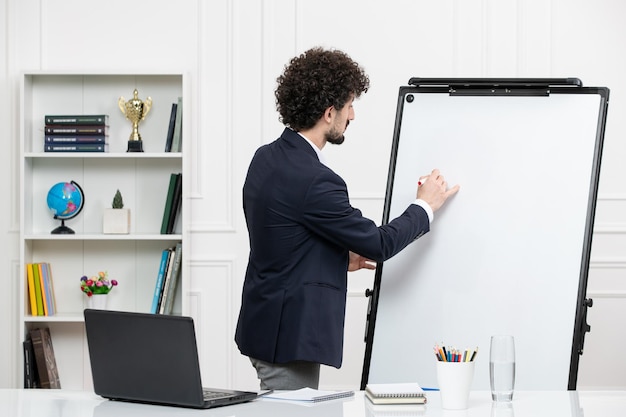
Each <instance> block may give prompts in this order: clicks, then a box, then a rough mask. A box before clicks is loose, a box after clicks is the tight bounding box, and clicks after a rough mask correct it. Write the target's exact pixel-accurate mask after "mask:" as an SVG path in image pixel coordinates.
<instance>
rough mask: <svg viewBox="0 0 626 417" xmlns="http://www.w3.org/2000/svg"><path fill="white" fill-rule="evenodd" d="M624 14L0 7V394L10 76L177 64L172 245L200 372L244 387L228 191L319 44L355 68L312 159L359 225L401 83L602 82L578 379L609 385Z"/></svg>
mask: <svg viewBox="0 0 626 417" xmlns="http://www.w3.org/2000/svg"><path fill="white" fill-rule="evenodd" d="M624 15H626V3H624V2H622V1H620V0H596V1H593V2H590V1H582V0H551V1H548V0H517V1H514V0H429V1H426V0H421V1H420V0H395V1H386V2H381V1H374V0H344V1H341V2H338V1H333V0H316V1H311V0H309V1H305V0H299V1H298V0H282V1H281V0H264V1H258V0H238V1H235V0H233V1H229V0H211V1H202V0H179V1H175V2H174V1H165V0H133V1H129V0H109V1H106V2H103V1H95V0H0V22H1V24H0V27H2V28H4V30H2V31H0V64H2V65H0V74H1V77H0V80H2V83H1V84H0V137H2V138H3V140H4V141H5V147H4V149H5V152H3V153H2V154H1V155H0V158H1V159H0V170H2V171H1V174H2V175H3V178H7V179H8V180H9V184H10V187H9V188H7V189H6V191H5V192H6V194H5V204H4V205H3V206H2V207H1V208H0V211H1V213H2V216H0V217H1V218H2V226H0V230H2V232H3V234H5V238H3V239H0V241H1V242H0V245H1V247H0V253H1V255H0V257H3V259H4V262H3V263H2V264H1V265H2V272H1V276H2V277H4V278H3V279H4V285H3V286H2V288H3V289H4V291H2V292H0V317H2V319H0V334H2V335H3V337H1V338H0V387H11V386H15V385H16V381H17V373H18V372H21V364H20V363H19V361H18V360H17V359H18V358H19V352H20V343H19V342H20V341H18V340H15V335H16V334H17V329H16V322H17V302H16V295H17V288H18V287H17V285H18V282H19V280H21V279H23V278H22V277H19V276H17V267H18V265H17V262H18V258H19V254H18V250H17V239H18V234H19V231H18V224H19V215H20V213H19V212H18V209H17V208H18V203H17V202H18V198H17V196H18V190H19V188H18V187H19V184H18V182H17V181H18V176H17V173H18V167H17V161H18V151H19V146H18V143H17V138H18V126H19V124H18V117H19V115H18V108H19V106H18V103H19V97H18V85H19V75H20V72H21V71H23V70H36V69H41V70H59V71H63V70H72V71H95V70H99V69H103V70H107V71H112V70H120V71H124V72H130V71H135V70H137V71H141V70H146V69H155V68H158V69H163V70H166V69H171V70H184V71H187V72H188V73H189V74H190V76H191V83H192V88H191V89H192V91H193V94H192V97H191V104H192V108H191V109H188V113H187V114H189V115H190V117H191V118H192V123H191V127H192V141H191V143H189V146H191V147H192V151H191V152H190V155H191V170H192V175H191V178H190V181H191V194H192V196H191V197H192V206H191V217H192V218H191V224H190V227H191V233H192V242H191V245H190V246H191V248H190V252H187V253H188V261H189V262H190V264H191V268H190V269H191V271H192V291H191V294H190V296H191V297H192V299H193V300H194V303H193V304H192V305H193V308H192V313H193V315H194V317H196V319H197V321H198V327H199V339H200V350H201V356H202V361H203V366H204V368H203V376H204V379H205V381H204V382H205V384H207V385H215V384H220V385H231V386H237V387H241V388H246V387H249V388H254V387H256V386H257V382H256V379H255V376H254V373H253V372H252V369H251V367H250V365H249V363H248V361H247V360H246V359H245V358H243V357H241V356H240V355H239V353H238V351H237V350H236V348H235V346H234V343H233V342H232V338H233V331H234V326H235V322H236V318H237V313H238V307H239V297H240V288H241V284H242V277H243V274H244V271H245V267H246V259H247V234H246V230H245V224H244V221H243V217H242V212H241V186H242V183H243V179H244V176H245V171H246V169H247V165H248V162H249V160H250V157H251V156H252V153H253V152H254V150H255V149H256V148H257V147H258V146H259V145H260V144H262V143H267V142H270V141H271V140H273V139H274V138H275V137H276V136H277V135H278V134H279V133H280V131H281V126H280V125H279V124H278V121H277V115H276V112H275V110H274V97H273V87H274V82H275V79H276V77H277V76H278V75H279V73H280V71H281V70H282V68H283V66H284V64H285V63H286V62H287V61H288V59H289V58H291V57H292V56H293V55H295V54H297V53H300V52H302V51H304V50H305V49H307V48H308V47H310V46H313V45H323V46H327V47H336V48H340V49H343V50H345V51H347V52H348V53H349V54H350V55H351V56H352V57H353V58H354V59H356V60H357V61H359V62H360V63H361V64H362V65H363V66H364V67H365V68H366V70H367V71H368V73H369V75H370V78H371V82H372V88H371V90H370V91H369V92H368V93H367V94H366V95H364V96H363V97H362V99H361V100H360V101H359V102H357V103H356V120H355V121H354V122H353V123H352V124H351V125H350V128H349V131H348V135H347V141H346V143H345V144H344V145H342V146H340V147H333V148H330V149H327V150H325V152H326V153H327V154H328V157H329V159H330V163H331V165H332V166H333V168H335V169H336V170H337V171H338V172H339V173H341V174H342V175H343V176H344V178H345V180H346V182H347V183H348V187H349V189H350V196H351V199H352V203H353V205H355V206H357V207H359V208H361V209H362V210H363V211H364V212H365V213H366V214H367V215H369V216H370V217H371V218H373V219H374V220H376V221H380V219H381V217H382V205H383V200H384V190H385V183H386V177H387V164H388V158H389V151H390V144H391V135H392V131H393V121H394V116H395V101H396V95H397V90H398V87H399V86H400V85H404V84H405V83H406V82H407V81H408V79H409V78H410V77H412V76H421V77H579V78H581V79H582V80H583V82H584V83H585V85H589V86H591V85H597V86H608V87H609V88H611V100H610V105H609V117H608V123H607V130H606V141H605V149H604V160H603V165H602V178H601V184H600V196H599V202H598V213H597V220H596V232H595V234H594V246H593V251H592V261H591V272H590V279H589V291H588V295H589V297H591V298H593V299H594V307H593V308H592V309H591V310H590V311H589V318H588V321H589V323H590V324H591V327H592V332H591V333H590V334H589V335H588V336H587V339H586V346H585V347H586V350H585V354H584V355H583V357H582V359H581V368H580V373H579V387H580V388H626V359H619V358H620V354H621V352H620V350H619V347H620V346H623V345H624V343H625V342H626V336H625V335H624V334H623V331H620V328H621V326H619V323H620V322H621V320H622V319H623V318H624V317H626V279H625V276H624V275H625V274H624V272H625V270H626V255H625V254H624V250H623V248H624V247H626V242H625V240H626V214H625V213H626V186H625V185H624V182H623V178H624V175H625V174H626V166H625V165H624V164H623V163H622V161H624V160H626V141H624V140H623V138H624V136H625V134H626V125H625V124H626V121H625V119H624V118H623V117H621V115H622V114H624V110H625V107H626V100H625V98H624V97H625V96H626V82H625V81H624V74H626V52H625V51H626V49H625V48H623V45H622V44H623V40H624V39H626V26H625V25H624V24H623V16H624ZM148 93H149V92H146V94H148ZM112 94H113V96H119V95H122V94H128V92H117V91H116V92H112ZM145 139H146V138H144V140H145ZM553 186H558V184H554V185H553ZM530 197H532V196H530ZM539 209H540V206H539ZM435 227H436V225H435ZM372 277H373V276H372V274H371V273H368V272H360V273H357V274H354V275H353V276H352V280H351V283H350V292H349V306H348V317H347V328H346V354H345V363H344V366H343V368H342V369H341V370H339V371H337V370H334V369H324V370H323V374H322V384H323V386H325V387H346V386H350V387H357V386H358V383H359V381H360V377H361V365H362V360H363V351H364V343H363V330H364V329H363V325H364V315H365V308H366V305H367V300H366V299H365V297H364V296H363V294H364V291H365V288H367V287H368V286H369V285H371V281H372ZM616 324H617V325H616ZM616 329H617V330H616ZM209 330H210V332H209ZM615 358H617V359H615ZM209 369H210V370H211V372H209Z"/></svg>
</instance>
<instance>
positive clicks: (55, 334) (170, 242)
mask: <svg viewBox="0 0 626 417" xmlns="http://www.w3.org/2000/svg"><path fill="white" fill-rule="evenodd" d="M187 84H188V81H187V79H186V77H185V75H184V74H172V73H168V74H165V73H141V74H123V73H108V74H99V73H89V74H83V73H60V72H53V73H50V72H28V73H24V74H23V75H22V80H21V114H20V144H21V152H20V180H21V186H20V190H21V191H20V213H21V219H20V277H19V280H20V286H19V287H20V314H19V317H20V326H19V328H20V340H19V341H18V343H19V344H20V348H19V349H17V351H18V352H19V357H18V358H17V359H18V363H19V364H20V366H19V367H18V370H19V372H20V376H19V378H20V381H21V378H22V377H23V375H22V373H23V372H22V371H23V368H22V366H21V364H22V363H23V354H22V349H21V343H22V341H23V340H24V338H25V335H26V333H27V332H28V330H29V329H30V328H33V327H48V328H49V329H50V332H51V334H52V343H53V347H54V352H55V357H56V362H57V366H58V369H59V375H60V379H61V386H62V387H63V388H68V389H89V388H91V387H92V381H91V372H90V366H89V356H88V351H87V344H86V340H85V332H84V322H83V309H84V308H85V307H86V306H87V297H86V296H85V294H83V293H82V292H81V291H80V288H79V283H80V277H81V276H83V275H87V276H92V275H95V274H96V273H97V272H98V271H103V270H106V271H108V273H109V277H110V278H112V279H116V280H118V281H119V286H118V287H116V288H114V289H113V290H112V292H111V294H110V296H109V301H108V308H109V309H114V310H124V311H138V312H149V310H150V306H151V304H152V296H153V292H154V284H155V281H156V276H157V273H158V269H159V262H160V259H161V252H162V250H163V249H165V248H167V247H172V246H174V245H175V244H176V243H177V242H183V250H184V249H185V247H186V244H187V242H188V241H189V240H188V237H187V232H186V227H185V224H186V222H187V218H188V215H187V214H186V213H187V211H188V205H187V204H185V202H186V200H187V197H186V196H187V191H186V189H187V186H186V180H187V179H188V175H187V163H186V161H185V156H184V154H185V151H184V150H183V152H171V153H170V152H164V149H165V140H166V135H167V130H168V124H169V118H170V110H171V105H172V103H174V102H176V101H177V98H178V97H179V96H180V97H183V109H185V108H188V107H187V105H186V103H187V101H188V97H189V94H188V86H187ZM135 88H136V89H137V90H138V92H139V98H140V99H143V100H145V99H146V98H147V97H148V96H150V97H151V98H152V101H153V104H152V108H151V110H150V112H149V113H148V115H147V116H146V118H145V120H144V121H142V122H141V123H140V124H139V132H140V134H141V136H142V139H143V149H144V152H126V150H127V144H128V138H129V135H130V132H131V123H130V121H128V120H126V118H125V116H124V114H122V112H121V111H120V109H119V108H118V104H117V102H118V99H119V97H120V96H123V97H124V98H125V99H126V100H128V99H131V98H132V97H133V90H134V89H135ZM46 114H108V115H109V148H108V152H106V153H46V152H44V150H43V149H44V131H43V128H44V125H45V123H44V115H46ZM184 114H185V116H187V115H188V114H189V112H184ZM188 125H189V120H188V117H184V118H183V148H184V144H186V143H189V142H190V137H189V133H188V132H189V131H190V129H188V128H186V126H188ZM174 172H181V173H183V200H182V201H183V204H182V208H181V213H180V215H179V219H178V221H177V227H176V230H175V234H170V235H162V234H160V230H161V221H162V218H163V210H164V206H165V198H166V194H167V189H168V184H169V177H170V174H171V173H174ZM62 181H76V182H77V183H78V184H79V185H80V186H81V188H82V189H83V192H84V195H85V203H84V207H83V209H82V211H81V212H80V214H79V215H78V216H77V217H75V218H73V219H70V220H66V222H65V224H66V226H68V227H70V228H72V229H73V230H74V231H75V234H70V235H53V234H51V233H50V232H51V230H52V229H54V228H55V227H57V226H58V225H59V224H60V221H59V220H55V219H54V218H53V215H52V213H51V212H50V211H49V209H48V207H47V204H46V196H47V193H48V190H49V189H50V187H51V186H52V185H54V184H56V183H57V182H62ZM117 189H119V190H120V191H121V193H122V197H123V200H124V207H125V208H129V209H130V210H131V228H130V233H129V234H127V235H111V234H103V233H102V216H103V211H104V209H105V208H109V207H111V202H112V200H113V196H114V194H115V191H116V190H117ZM183 256H184V252H183ZM35 262H49V263H50V265H51V268H52V274H53V282H54V293H55V299H56V308H57V313H56V314H55V315H53V316H33V315H31V312H30V303H29V298H28V288H27V280H26V264H28V263H35ZM186 265H188V263H187V262H185V261H184V260H183V263H182V264H181V277H180V282H179V286H178V290H177V293H176V302H175V305H174V312H175V313H177V314H181V313H186V312H187V310H188V307H187V302H186V300H185V297H184V294H185V293H186V292H187V290H186V287H187V285H188V280H189V273H188V268H187V267H186ZM110 360H114V358H111V359H110Z"/></svg>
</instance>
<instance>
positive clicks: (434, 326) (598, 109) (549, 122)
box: [362, 86, 608, 390]
mask: <svg viewBox="0 0 626 417" xmlns="http://www.w3.org/2000/svg"><path fill="white" fill-rule="evenodd" d="M560 90H561V89H559V88H552V89H549V91H548V93H549V94H547V95H532V93H531V94H529V95H520V96H506V95H505V96H502V95H498V96H494V95H489V94H481V95H451V94H449V91H450V90H449V89H445V88H444V89H436V88H430V89H423V88H419V87H413V86H412V87H402V88H401V89H400V94H399V99H398V112H397V120H396V128H395V132H394V147H393V151H392V158H391V163H390V171H389V183H388V187H387V188H388V189H387V197H386V201H385V219H383V222H386V221H388V220H389V219H393V218H395V217H397V216H398V215H400V214H401V213H402V211H404V210H405V209H406V207H407V205H408V204H410V203H411V202H412V201H413V200H414V198H415V189H416V182H417V179H418V178H419V177H420V176H421V175H424V174H428V173H429V172H430V171H431V170H432V169H433V168H439V169H440V170H441V172H442V173H443V174H444V176H445V177H446V179H447V181H448V183H449V185H450V186H452V185H455V184H460V185H461V189H460V191H459V192H458V194H456V195H455V196H453V197H452V198H451V199H449V200H448V202H447V203H446V205H444V207H442V209H440V210H439V211H437V212H436V213H435V219H434V221H433V223H432V224H431V231H430V232H429V233H427V234H426V235H424V236H423V237H421V238H420V239H418V240H417V241H415V242H414V243H412V244H411V245H409V246H408V247H407V248H406V249H405V250H404V251H402V252H401V253H399V254H398V255H396V256H395V257H393V258H391V259H390V260H388V261H386V262H385V263H384V264H383V265H380V266H379V267H378V270H377V272H376V279H375V284H374V290H373V293H374V296H373V299H372V302H373V303H374V305H373V306H371V307H370V308H371V310H372V312H371V316H370V317H369V320H368V333H367V335H366V343H367V346H366V358H365V363H364V372H363V380H362V385H364V384H365V383H367V382H370V383H383V382H408V381H416V382H418V383H419V384H420V385H422V386H424V387H436V386H437V381H436V373H435V363H436V358H435V354H434V351H433V347H434V346H435V344H440V345H441V344H443V345H445V346H454V347H456V348H458V349H462V350H464V349H467V348H471V349H474V348H476V347H478V354H477V356H476V368H475V375H474V380H473V385H472V389H474V390H488V389H489V341H490V337H491V335H493V334H512V335H514V337H515V348H516V385H515V388H516V389H519V390H543V389H558V390H561V389H568V383H569V386H570V389H572V388H575V387H572V386H571V385H572V384H571V381H572V380H573V381H574V382H573V384H574V385H575V375H574V376H573V379H571V378H570V377H571V375H570V372H573V373H576V372H577V366H578V352H577V348H578V347H577V346H575V344H577V343H578V342H577V341H576V340H577V339H579V338H580V337H581V335H579V334H576V333H579V331H578V327H580V323H578V325H577V321H578V322H579V321H580V320H581V319H582V318H583V317H582V316H581V315H582V313H583V310H584V308H585V307H584V306H583V305H582V302H583V301H584V300H583V299H584V296H585V291H586V280H587V272H588V264H589V259H588V257H589V251H590V244H591V230H592V228H593V215H594V213H595V199H596V194H597V181H598V177H599V168H600V164H599V162H600V154H601V147H602V140H603V132H604V122H605V117H606V106H607V103H608V89H602V88H600V89H594V88H591V89H590V88H583V87H563V88H562V91H560ZM582 336H584V332H583V335H582Z"/></svg>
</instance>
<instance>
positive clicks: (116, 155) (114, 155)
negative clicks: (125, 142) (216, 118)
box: [24, 152, 182, 159]
mask: <svg viewBox="0 0 626 417" xmlns="http://www.w3.org/2000/svg"><path fill="white" fill-rule="evenodd" d="M24 157H25V158H45V159H55V158H56V159H181V158H182V154H181V153H180V152H160V153H157V152H153V153H146V152H144V153H139V152H129V153H120V152H104V153H69V152H68V153H61V152H59V153H51V152H29V153H27V154H25V155H24Z"/></svg>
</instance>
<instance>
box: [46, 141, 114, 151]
mask: <svg viewBox="0 0 626 417" xmlns="http://www.w3.org/2000/svg"><path fill="white" fill-rule="evenodd" d="M44 151H45V152H107V151H108V145H107V144H106V143H75V144H60V143H59V144H46V145H45V147H44Z"/></svg>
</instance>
